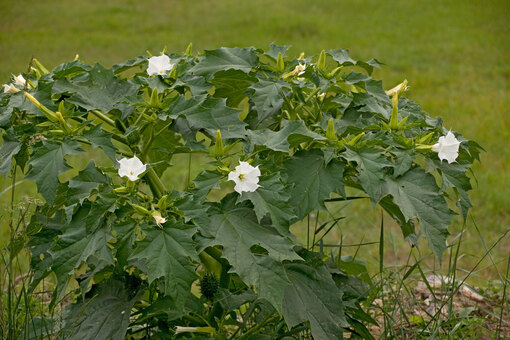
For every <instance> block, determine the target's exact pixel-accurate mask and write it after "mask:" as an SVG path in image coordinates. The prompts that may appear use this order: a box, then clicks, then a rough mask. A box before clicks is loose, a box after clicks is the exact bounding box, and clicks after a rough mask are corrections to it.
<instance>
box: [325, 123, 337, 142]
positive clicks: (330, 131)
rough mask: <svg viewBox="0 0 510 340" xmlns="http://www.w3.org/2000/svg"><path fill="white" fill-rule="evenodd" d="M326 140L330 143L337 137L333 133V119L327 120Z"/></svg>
mask: <svg viewBox="0 0 510 340" xmlns="http://www.w3.org/2000/svg"><path fill="white" fill-rule="evenodd" d="M326 138H327V139H329V140H331V141H337V140H338V137H337V136H336V133H335V122H334V121H333V118H329V120H328V128H327V129H326Z"/></svg>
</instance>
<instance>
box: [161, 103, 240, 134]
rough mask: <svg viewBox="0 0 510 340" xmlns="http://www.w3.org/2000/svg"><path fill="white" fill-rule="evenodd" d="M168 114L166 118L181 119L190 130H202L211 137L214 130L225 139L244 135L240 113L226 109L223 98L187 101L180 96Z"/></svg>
mask: <svg viewBox="0 0 510 340" xmlns="http://www.w3.org/2000/svg"><path fill="white" fill-rule="evenodd" d="M168 112H169V114H168V115H167V117H169V118H172V119H175V118H177V117H183V118H185V119H186V120H187V121H188V123H189V125H190V126H191V127H192V128H195V129H204V130H205V131H207V132H208V133H209V134H211V135H214V134H215V132H216V130H220V131H221V135H222V136H223V138H226V139H227V138H242V137H244V135H245V126H246V124H245V123H243V122H242V121H241V120H240V119H239V113H241V111H240V110H236V109H232V108H230V107H228V106H227V105H226V99H224V98H212V97H205V96H202V97H194V98H191V99H188V100H187V99H186V98H185V97H184V96H181V97H179V99H178V100H177V101H176V102H175V104H173V105H172V106H171V107H170V108H169V111H168Z"/></svg>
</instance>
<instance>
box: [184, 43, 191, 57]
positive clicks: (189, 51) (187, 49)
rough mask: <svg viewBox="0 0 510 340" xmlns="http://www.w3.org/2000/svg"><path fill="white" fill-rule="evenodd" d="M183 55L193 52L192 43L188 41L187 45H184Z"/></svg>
mask: <svg viewBox="0 0 510 340" xmlns="http://www.w3.org/2000/svg"><path fill="white" fill-rule="evenodd" d="M184 54H185V55H192V54H193V43H189V45H188V47H186V52H184Z"/></svg>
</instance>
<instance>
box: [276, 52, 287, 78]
mask: <svg viewBox="0 0 510 340" xmlns="http://www.w3.org/2000/svg"><path fill="white" fill-rule="evenodd" d="M284 70H285V63H284V62H283V57H282V53H281V52H278V59H277V60H276V71H278V72H279V73H283V71H284Z"/></svg>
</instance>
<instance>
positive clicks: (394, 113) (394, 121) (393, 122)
mask: <svg viewBox="0 0 510 340" xmlns="http://www.w3.org/2000/svg"><path fill="white" fill-rule="evenodd" d="M391 103H392V105H393V108H392V110H391V118H390V129H395V130H396V129H397V128H398V91H397V92H395V93H394V94H393V97H392V98H391Z"/></svg>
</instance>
